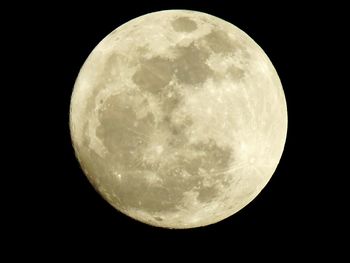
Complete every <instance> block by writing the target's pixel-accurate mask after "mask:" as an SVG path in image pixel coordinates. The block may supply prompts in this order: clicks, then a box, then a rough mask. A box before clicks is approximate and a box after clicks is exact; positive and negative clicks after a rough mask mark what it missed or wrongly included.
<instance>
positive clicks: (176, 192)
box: [70, 10, 287, 228]
mask: <svg viewBox="0 0 350 263" xmlns="http://www.w3.org/2000/svg"><path fill="white" fill-rule="evenodd" d="M70 131H71V137H72V142H73V147H74V150H75V154H76V157H77V159H78V160H79V163H80V165H81V167H82V170H83V171H84V173H85V174H86V176H87V177H88V179H89V181H90V182H91V184H92V185H93V186H94V188H95V189H96V190H97V191H98V192H99V193H100V194H101V195H102V197H103V198H104V199H105V200H107V201H108V202H109V203H110V204H111V205H112V206H113V207H114V208H116V209H117V210H119V211H120V212H122V213H124V214H126V215H128V216H130V217H131V218H134V219H136V220H138V221H141V222H143V223H146V224H150V225H153V226H158V227H165V228H193V227H199V226H206V225H209V224H213V223H216V222H219V221H221V220H223V219H225V218H227V217H229V216H231V215H233V214H234V213H236V212H237V211H239V210H240V209H242V208H243V207H245V206H246V205H247V204H248V203H249V202H251V201H252V200H253V199H254V198H255V197H256V196H257V195H258V194H259V193H260V191H261V190H262V189H263V188H264V187H265V185H266V184H267V183H268V181H269V180H270V178H271V176H272V175H273V173H274V171H275V169H276V167H277V165H278V162H279V160H280V158H281V155H282V152H283V148H284V144H285V140H286V134H287V107H286V101H285V96H284V92H283V88H282V85H281V82H280V79H279V77H278V75H277V72H276V70H275V68H274V67H273V65H272V63H271V61H270V60H269V58H268V57H267V55H266V54H265V53H264V51H263V50H262V49H261V48H260V47H259V46H258V44H256V43H255V42H254V41H253V40H252V39H251V38H250V37H249V36H248V35H247V34H246V33H244V32H243V31H242V30H240V29H239V28H237V27H236V26H234V25H232V24H230V23H228V22H226V21H224V20H222V19H220V18H217V17H215V16H212V15H209V14H205V13H201V12H196V11H188V10H167V11H160V12H154V13H150V14H146V15H143V16H140V17H137V18H135V19H133V20H131V21H129V22H127V23H125V24H123V25H122V26H120V27H118V28H117V29H115V30H114V31H113V32H111V33H110V34H109V35H107V36H106V37H105V38H104V39H103V40H102V41H101V42H100V43H99V44H98V45H97V46H96V47H95V49H94V50H93V51H92V52H91V54H90V55H89V57H88V58H87V59H86V61H85V63H84V65H83V66H82V68H81V70H80V72H79V75H78V77H77V79H76V82H75V85H74V90H73V94H72V98H71V106H70Z"/></svg>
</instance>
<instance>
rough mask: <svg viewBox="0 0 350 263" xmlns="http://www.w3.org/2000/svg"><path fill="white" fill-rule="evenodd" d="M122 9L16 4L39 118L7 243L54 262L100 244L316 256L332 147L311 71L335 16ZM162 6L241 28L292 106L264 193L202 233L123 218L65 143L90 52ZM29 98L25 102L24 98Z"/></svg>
mask: <svg viewBox="0 0 350 263" xmlns="http://www.w3.org/2000/svg"><path fill="white" fill-rule="evenodd" d="M117 2H118V1H114V4H113V5H110V4H107V3H102V1H97V2H94V4H88V3H85V4H83V5H84V6H80V7H79V6H78V5H73V4H60V2H57V3H56V4H44V5H36V6H33V5H30V6H29V5H28V7H27V6H22V8H23V10H25V9H26V8H28V9H27V11H23V13H24V15H23V16H18V19H22V20H21V21H23V26H24V27H25V29H20V28H17V29H16V30H17V31H20V30H23V36H24V37H25V39H26V41H28V49H30V51H31V52H29V58H28V59H26V62H25V63H28V61H31V63H28V64H29V65H27V66H28V67H29V68H30V71H31V73H30V74H28V78H26V81H27V82H28V83H29V82H30V83H33V84H31V85H29V84H28V85H27V86H29V87H30V88H31V89H34V90H35V91H34V93H35V95H33V94H31V96H33V97H35V98H33V100H30V101H31V102H30V104H31V106H30V107H28V110H34V111H35V116H36V117H38V118H37V119H38V120H35V121H34V122H30V121H29V119H28V118H29V117H25V118H24V120H23V122H24V123H25V124H26V127H30V128H29V131H28V132H29V133H30V134H31V133H33V136H32V137H31V138H33V139H32V140H31V141H30V144H31V146H30V148H29V149H30V151H29V156H30V159H31V160H30V161H29V160H28V166H26V169H29V168H30V170H31V171H32V172H27V173H26V174H25V176H23V177H24V178H23V180H22V183H21V186H20V187H21V188H22V187H23V188H24V189H25V191H24V192H25V193H27V192H28V194H26V197H25V198H22V199H21V201H16V202H14V203H16V204H15V205H12V207H13V208H12V209H13V210H14V211H15V212H16V216H15V218H16V220H14V222H16V225H17V226H18V227H15V229H17V230H18V229H20V230H19V231H18V235H19V237H18V238H15V239H14V241H13V242H14V244H15V245H16V244H17V243H16V242H20V243H22V244H23V245H24V244H28V245H34V244H35V245H34V246H36V247H37V248H39V249H43V250H46V251H51V253H52V255H55V254H60V253H59V251H66V250H68V249H71V250H75V248H76V247H79V246H83V247H85V249H86V253H89V251H90V250H93V249H94V248H97V247H102V248H106V249H107V247H109V248H112V249H114V251H119V250H124V248H125V250H127V248H128V247H129V248H130V251H133V249H134V252H132V253H134V254H137V253H138V252H137V251H139V250H141V249H142V248H146V250H147V251H149V253H150V254H152V253H157V252H155V250H157V249H160V248H161V247H166V248H167V250H169V251H173V253H174V251H177V252H176V253H175V254H177V255H181V253H180V252H179V250H183V251H187V250H188V251H192V252H194V253H200V254H202V255H206V253H209V251H210V249H212V251H216V252H217V251H226V252H223V254H225V253H227V252H228V251H234V250H235V249H237V250H241V248H246V249H247V247H249V246H251V247H252V251H251V252H250V253H252V254H254V252H255V251H256V250H255V249H258V248H266V251H267V252H266V253H269V252H271V251H273V252H272V254H275V249H278V250H279V251H281V252H283V253H284V255H285V256H286V257H289V256H296V255H299V253H304V252H305V251H309V252H310V251H314V250H311V248H310V246H311V245H310V244H314V245H315V244H319V245H316V247H318V249H319V248H320V247H321V244H324V239H326V238H325V237H326V235H328V234H330V233H331V232H333V230H331V228H328V227H325V225H326V223H325V222H326V221H327V220H326V217H327V215H325V214H324V212H326V211H327V209H330V206H329V204H328V203H329V201H327V198H325V197H324V196H323V194H322V192H323V190H322V189H323V188H322V187H321V185H320V184H321V183H323V184H324V183H325V180H326V179H324V176H323V174H324V173H327V171H328V169H329V168H327V167H326V166H322V168H321V169H320V168H315V167H319V166H320V165H322V164H324V163H325V157H324V155H322V154H321V151H322V149H325V147H328V146H327V145H325V144H327V141H326V142H325V143H323V145H322V147H321V145H320V143H319V142H320V138H321V137H322V136H323V135H321V134H318V133H316V132H315V129H317V130H319V129H318V128H320V127H321V124H320V120H321V119H322V118H323V116H329V114H328V115H327V114H326V113H324V107H323V104H322V103H321V102H322V99H321V96H323V97H326V96H328V95H327V94H326V92H325V88H324V86H325V85H326V79H324V81H321V82H322V83H317V84H316V80H317V79H319V78H320V76H325V74H326V71H322V69H321V70H316V69H315V67H320V68H322V66H321V64H322V61H321V60H320V58H319V54H320V53H319V52H320V50H324V48H325V47H324V46H320V45H318V44H315V43H322V44H325V43H324V42H322V39H323V38H324V35H325V34H329V30H330V28H329V26H328V25H327V17H329V16H330V15H332V14H333V11H332V10H333V9H332V8H330V7H327V6H310V7H306V6H304V5H300V4H296V3H295V4H294V2H292V1H291V2H289V4H287V3H285V2H284V1H280V2H279V3H278V4H277V5H270V6H266V5H262V4H261V3H260V6H255V7H254V6H253V3H247V4H245V5H243V4H242V5H238V4H237V5H236V4H235V3H234V2H235V1H183V2H182V1H139V3H131V1H129V2H130V3H117ZM203 2H205V3H203ZM164 9H190V10H197V11H202V12H206V13H209V14H212V15H215V16H217V17H220V18H222V19H225V20H227V21H229V22H231V23H233V24H234V25H236V26H238V27H239V28H240V29H242V30H243V31H245V32H246V33H247V34H248V35H249V36H251V37H252V38H253V39H254V40H255V41H256V42H257V43H258V44H259V45H260V46H261V47H262V48H263V50H264V51H265V53H266V54H267V55H268V56H269V58H270V60H271V61H272V63H273V64H274V66H275V68H276V70H277V72H278V74H279V77H280V79H281V81H282V85H283V88H284V92H285V95H286V100H287V107H288V118H289V119H288V123H289V125H288V135H287V141H286V145H285V150H284V153H283V156H282V159H281V161H280V164H279V166H278V168H277V170H276V172H275V174H274V175H273V177H272V179H271V180H270V182H269V184H268V185H267V186H266V187H265V188H264V190H263V191H262V192H261V193H260V195H258V197H257V198H256V199H255V200H254V201H253V202H251V203H250V204H249V205H248V206H246V207H245V208H244V209H242V210H241V211H239V212H238V213H236V214H235V215H233V216H231V217H230V218H228V219H226V220H224V221H221V222H219V223H217V224H214V225H210V226H207V227H203V228H195V229H188V230H168V229H161V228H156V227H152V226H148V225H145V224H142V223H139V222H137V221H135V220H133V219H131V218H129V217H127V216H125V215H123V214H121V213H119V212H118V211H116V210H115V209H114V208H113V207H112V206H110V205H109V204H108V203H107V202H106V201H104V200H103V199H102V197H100V195H99V194H97V192H96V191H95V190H94V189H93V187H92V186H91V185H90V183H89V182H88V180H87V179H86V177H85V175H84V174H83V172H82V171H81V169H80V167H79V163H78V161H77V160H76V158H75V156H74V152H73V148H72V145H71V140H70V134H69V126H68V118H69V103H70V96H71V92H72V89H73V85H74V82H75V78H76V76H77V75H78V72H79V70H80V67H81V66H82V64H83V63H84V61H85V59H86V58H87V56H88V55H89V53H90V52H91V51H92V49H93V48H94V47H95V46H96V45H97V44H98V42H99V41H100V40H101V39H102V38H104V37H105V36H106V35H107V34H108V33H110V32H111V31H112V30H114V29H115V28H116V27H118V26H120V25H121V24H123V23H125V22H127V21H129V20H130V19H133V18H135V17H137V16H140V15H143V14H146V13H149V12H153V11H159V10H164ZM29 10H33V11H29ZM333 15H334V14H333ZM23 26H22V27H23ZM334 34H335V33H334ZM324 56H326V57H327V56H329V54H328V53H327V52H326V53H325V54H324ZM28 99H29V97H27V98H25V96H23V100H28ZM325 114H326V115H325ZM39 127H40V128H39ZM316 155H317V156H320V158H319V157H315V156H316ZM21 168H23V167H19V169H21ZM14 200H17V199H16V198H14ZM324 206H328V208H323V207H324ZM14 214H15V213H14ZM17 214H18V215H17ZM24 218H25V219H24ZM321 221H322V222H323V223H321ZM334 231H335V230H334ZM16 240H17V241H16ZM131 247H132V248H133V249H131ZM112 251H113V250H112ZM132 253H131V254H130V255H133V254H132ZM179 253H180V254H179ZM230 253H231V252H230ZM232 253H233V252H232ZM112 254H113V253H112ZM252 254H246V258H247V259H249V258H250V257H254V255H252ZM171 255H172V254H169V257H172V256H171ZM115 257H117V255H115ZM296 258H297V256H296ZM282 261H284V260H283V259H282Z"/></svg>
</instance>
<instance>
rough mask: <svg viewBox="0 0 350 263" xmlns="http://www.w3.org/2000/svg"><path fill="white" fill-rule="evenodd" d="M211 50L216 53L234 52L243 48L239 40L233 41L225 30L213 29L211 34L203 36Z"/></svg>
mask: <svg viewBox="0 0 350 263" xmlns="http://www.w3.org/2000/svg"><path fill="white" fill-rule="evenodd" d="M203 40H205V42H206V43H207V45H208V46H209V47H210V49H211V50H213V52H215V53H234V52H235V50H237V49H238V48H241V46H240V45H239V43H238V42H237V41H233V40H232V39H231V38H230V36H229V35H228V34H227V33H226V32H225V31H223V30H218V29H213V30H212V31H211V32H210V33H209V34H207V35H206V36H204V37H203Z"/></svg>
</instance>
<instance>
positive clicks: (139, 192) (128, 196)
mask: <svg viewBox="0 0 350 263" xmlns="http://www.w3.org/2000/svg"><path fill="white" fill-rule="evenodd" d="M152 96H153V95H152ZM133 106H134V105H133V104H131V102H130V101H129V100H128V99H127V98H125V96H124V97H123V95H115V96H111V97H109V98H108V99H107V100H106V102H105V107H104V109H103V110H101V111H100V113H99V120H100V126H99V127H98V128H97V132H96V134H97V136H98V137H99V138H100V139H101V140H102V141H103V144H104V145H105V147H106V148H107V149H108V154H107V156H106V157H105V161H106V160H107V161H108V163H111V164H113V167H110V170H113V169H116V170H118V171H120V174H121V179H120V181H119V182H118V183H115V182H110V181H111V179H107V177H105V178H106V179H104V180H106V181H108V185H109V186H107V188H108V191H110V192H112V193H113V194H114V195H115V197H113V195H112V196H111V198H115V199H117V200H118V203H121V204H122V207H123V208H124V209H126V210H128V209H130V208H134V209H142V210H143V211H145V212H148V213H150V214H152V213H157V212H175V211H178V209H179V205H181V202H182V200H183V198H184V194H185V193H186V192H189V191H192V192H198V197H197V198H198V201H199V202H202V203H207V202H211V201H212V200H213V198H215V197H216V196H217V195H218V193H219V192H218V189H217V184H221V185H224V179H225V177H224V176H223V175H222V174H223V171H225V170H227V169H228V167H229V166H230V161H231V155H232V150H231V149H229V148H227V149H223V148H220V147H219V146H217V145H216V143H215V141H214V140H208V142H203V143H197V144H195V145H190V144H188V142H187V141H188V138H187V137H186V136H185V135H184V134H185V133H184V131H185V129H189V128H190V127H191V121H190V118H189V117H188V118H186V117H185V118H184V123H182V124H181V123H180V124H178V123H176V124H175V123H172V121H171V118H170V115H171V113H172V110H169V112H167V115H168V116H169V118H167V119H166V120H164V121H163V122H162V123H161V125H160V126H159V127H160V129H162V130H161V131H160V132H161V133H163V134H164V135H165V136H166V137H167V138H168V139H167V141H166V142H165V144H164V145H162V147H163V148H164V149H165V150H164V151H166V153H165V155H166V156H164V159H162V158H161V157H159V158H157V161H156V163H155V165H153V166H152V165H150V164H147V163H146V162H145V160H147V156H144V155H145V154H147V151H146V149H147V148H148V147H153V146H154V145H153V142H150V141H148V139H147V138H148V137H149V136H150V135H151V133H152V131H154V127H155V122H154V118H153V116H152V115H147V116H146V117H144V118H141V119H137V117H136V114H135V111H134V109H133ZM136 120H137V121H138V122H139V126H138V127H137V131H136V130H135V129H134V127H133V123H134V122H135V121H136ZM145 138H146V139H145ZM140 140H144V141H143V144H142V145H140V144H139V143H138V142H139V141H140ZM185 146H186V147H185ZM175 152H176V153H177V155H175ZM167 158H170V159H171V161H167ZM174 165H175V166H174ZM94 170H96V169H94ZM220 171H221V173H222V174H219V175H217V174H216V175H213V178H212V179H213V182H212V185H207V184H206V183H205V180H208V178H207V176H205V175H203V174H201V172H202V173H203V172H205V173H207V174H209V175H210V174H211V173H216V172H220ZM108 173H110V171H105V174H108ZM152 174H154V176H155V178H157V180H159V183H158V184H154V183H150V182H149V181H148V179H147V177H148V176H149V175H152ZM105 183H106V182H105Z"/></svg>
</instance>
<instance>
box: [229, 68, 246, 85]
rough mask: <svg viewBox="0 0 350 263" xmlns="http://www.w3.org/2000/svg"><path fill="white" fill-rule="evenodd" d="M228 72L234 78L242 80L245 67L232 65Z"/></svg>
mask: <svg viewBox="0 0 350 263" xmlns="http://www.w3.org/2000/svg"><path fill="white" fill-rule="evenodd" d="M227 74H228V75H229V76H230V77H231V78H232V79H233V80H234V81H238V80H241V79H242V78H243V77H244V76H245V72H244V70H243V69H241V68H239V67H235V66H231V67H229V68H228V69H227Z"/></svg>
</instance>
